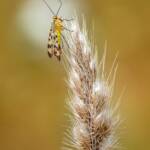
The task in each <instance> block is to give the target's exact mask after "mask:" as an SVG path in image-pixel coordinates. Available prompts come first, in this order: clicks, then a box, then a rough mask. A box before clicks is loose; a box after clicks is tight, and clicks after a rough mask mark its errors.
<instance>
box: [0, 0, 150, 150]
mask: <svg viewBox="0 0 150 150" xmlns="http://www.w3.org/2000/svg"><path fill="white" fill-rule="evenodd" d="M48 2H49V4H50V5H51V7H52V8H53V9H54V10H55V11H56V9H57V7H58V1H57V0H48ZM75 9H76V10H77V11H78V12H80V13H79V16H80V15H81V14H84V15H85V18H86V20H87V24H88V29H90V27H91V26H92V25H93V22H94V35H95V36H94V39H95V41H96V44H97V46H98V48H99V52H98V53H99V58H101V54H102V52H103V47H104V41H105V40H106V39H107V43H108V50H107V70H108V68H109V67H110V66H111V64H112V62H113V59H114V57H115V54H116V53H117V52H118V51H119V59H118V62H119V70H118V76H117V83H116V88H115V97H116V99H117V97H119V96H120V93H121V91H122V89H123V88H124V86H125V87H126V90H125V92H124V95H123V97H122V101H121V105H120V114H121V118H122V120H123V123H122V125H121V131H119V132H120V133H119V136H120V144H121V146H122V148H121V149H127V150H142V149H144V150H150V142H149V141H150V91H149V89H150V41H149V40H150V19H149V18H150V1H149V0H63V8H62V9H61V16H63V17H66V18H68V17H69V18H71V17H72V15H73V12H74V10H75ZM50 18H51V14H50V12H49V11H48V9H47V7H46V6H45V5H44V4H43V2H42V0H13V1H11V0H0V149H1V150H58V149H60V148H61V145H62V144H61V143H62V139H63V134H64V130H65V129H66V128H67V126H69V124H68V121H67V118H66V117H65V114H66V113H68V112H67V109H66V105H65V100H66V98H67V88H66V83H65V81H64V79H65V77H66V74H65V71H64V68H63V65H62V64H61V63H59V62H57V61H56V60H55V59H52V60H50V59H49V58H48V56H47V53H46V42H47V35H48V29H49V26H50V22H51V19H50ZM116 99H114V101H115V100H116Z"/></svg>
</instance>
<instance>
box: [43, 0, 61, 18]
mask: <svg viewBox="0 0 150 150" xmlns="http://www.w3.org/2000/svg"><path fill="white" fill-rule="evenodd" d="M43 2H44V3H45V4H46V6H47V7H48V9H49V10H50V12H51V13H52V14H53V15H55V13H54V11H53V10H52V9H51V7H50V6H49V5H48V3H47V2H46V1H45V0H43ZM59 9H60V8H59Z"/></svg>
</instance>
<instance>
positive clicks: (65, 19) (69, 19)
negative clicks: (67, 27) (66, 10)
mask: <svg viewBox="0 0 150 150" xmlns="http://www.w3.org/2000/svg"><path fill="white" fill-rule="evenodd" d="M73 20H74V19H73V18H72V19H63V21H73Z"/></svg>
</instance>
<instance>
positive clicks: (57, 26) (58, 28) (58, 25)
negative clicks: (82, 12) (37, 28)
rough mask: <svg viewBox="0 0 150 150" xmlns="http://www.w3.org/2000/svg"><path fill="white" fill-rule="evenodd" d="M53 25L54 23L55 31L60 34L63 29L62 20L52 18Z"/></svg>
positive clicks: (55, 17) (56, 17)
mask: <svg viewBox="0 0 150 150" xmlns="http://www.w3.org/2000/svg"><path fill="white" fill-rule="evenodd" d="M53 23H54V29H55V31H57V32H61V31H62V30H63V29H64V27H63V20H62V19H61V18H60V17H58V16H54V17H53Z"/></svg>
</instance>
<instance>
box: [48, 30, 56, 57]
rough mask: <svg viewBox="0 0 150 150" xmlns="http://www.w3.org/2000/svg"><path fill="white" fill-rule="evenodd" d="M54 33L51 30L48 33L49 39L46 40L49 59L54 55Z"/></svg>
mask: <svg viewBox="0 0 150 150" xmlns="http://www.w3.org/2000/svg"><path fill="white" fill-rule="evenodd" d="M54 36H55V35H54V32H53V30H52V29H51V30H50V32H49V38H48V55H49V57H50V58H51V57H52V56H53V55H54V43H55V40H54V39H55V37H54Z"/></svg>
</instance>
